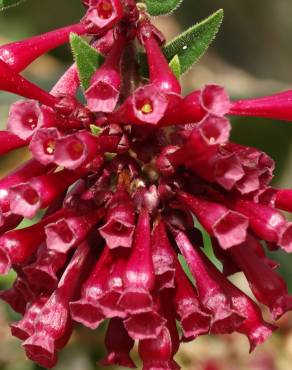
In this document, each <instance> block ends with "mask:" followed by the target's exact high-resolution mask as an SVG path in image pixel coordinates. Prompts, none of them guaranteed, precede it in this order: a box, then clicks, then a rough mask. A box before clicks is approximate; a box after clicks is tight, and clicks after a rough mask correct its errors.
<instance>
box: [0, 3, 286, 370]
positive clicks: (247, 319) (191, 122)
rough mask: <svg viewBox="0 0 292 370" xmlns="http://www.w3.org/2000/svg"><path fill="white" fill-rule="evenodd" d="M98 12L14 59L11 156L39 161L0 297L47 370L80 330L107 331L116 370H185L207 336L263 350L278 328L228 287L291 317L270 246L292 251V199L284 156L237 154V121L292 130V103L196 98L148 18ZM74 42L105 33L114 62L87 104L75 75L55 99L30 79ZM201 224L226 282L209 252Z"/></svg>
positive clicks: (7, 142) (1, 214)
mask: <svg viewBox="0 0 292 370" xmlns="http://www.w3.org/2000/svg"><path fill="white" fill-rule="evenodd" d="M83 3H84V5H85V6H86V8H87V11H86V14H85V16H84V17H83V19H82V20H81V22H80V23H78V24H76V25H72V26H68V27H65V28H62V29H59V30H56V31H52V32H49V33H47V34H45V35H41V36H36V37H33V38H31V39H28V40H23V41H20V42H16V43H12V44H8V45H4V46H1V47H0V89H1V90H4V91H8V92H11V93H16V94H18V95H20V96H22V97H24V98H26V100H20V101H17V102H16V103H13V104H12V106H11V108H10V112H9V117H8V125H7V131H1V132H0V144H1V145H0V153H1V154H6V153H8V152H10V151H11V150H14V149H16V148H20V147H23V146H27V147H28V149H29V150H30V152H31V155H32V158H31V159H30V160H29V161H27V162H25V163H24V164H22V165H21V166H20V167H18V168H16V169H15V170H14V171H12V172H11V173H10V174H9V175H7V176H6V177H4V178H3V179H1V180H0V235H1V236H0V273H1V274H6V273H8V272H9V270H10V269H11V268H13V269H14V270H15V271H16V272H17V278H16V280H15V282H14V284H13V286H12V287H11V288H10V289H9V290H6V291H2V292H1V298H2V299H3V300H5V301H6V302H7V303H8V304H9V305H10V306H11V307H12V308H13V309H14V310H15V311H16V312H18V313H20V314H21V315H23V317H22V319H21V320H20V321H18V322H16V323H13V324H12V325H11V331H12V334H13V335H14V336H16V337H18V338H20V339H21V340H22V341H23V347H24V349H25V352H26V354H27V356H28V357H29V358H30V359H32V360H33V361H35V362H37V363H38V364H40V365H41V366H44V367H46V368H51V367H53V366H55V364H56V362H57V353H58V351H59V350H60V349H62V348H63V347H64V346H65V344H66V343H67V342H68V340H69V338H70V335H71V333H72V329H73V327H74V323H76V322H78V323H82V324H84V325H85V326H87V327H89V328H91V329H95V328H97V327H98V326H99V324H100V323H101V322H102V321H104V320H105V319H110V320H109V325H108V328H107V333H106V338H105V345H106V348H107V350H108V355H107V357H106V358H105V359H104V361H103V363H104V364H105V365H112V364H118V365H121V366H127V367H135V364H134V363H133V361H132V359H131V357H130V354H129V353H130V351H131V349H132V347H133V345H134V341H138V350H139V354H140V357H141V359H142V361H143V369H144V370H150V369H151V370H158V369H159V370H160V369H165V370H166V369H171V370H174V369H179V368H180V367H179V365H178V364H177V363H176V362H175V360H174V359H173V356H174V355H175V354H176V352H177V351H178V348H179V345H180V342H185V341H190V340H193V339H195V338H196V337H198V336H199V335H203V334H208V333H215V334H227V333H232V332H239V333H242V334H244V335H245V336H246V337H247V338H248V340H249V342H250V347H251V350H253V349H254V348H255V347H256V346H257V345H258V344H260V343H262V342H263V341H264V340H266V338H267V337H268V336H269V335H270V334H271V333H272V331H273V330H274V329H275V328H276V327H275V326H274V325H273V324H271V323H267V322H265V321H264V319H263V317H262V314H261V311H260V308H259V307H258V305H257V304H256V303H255V302H254V301H253V300H251V299H250V298H249V297H248V296H247V295H246V294H244V293H243V292H242V291H240V290H239V289H238V288H237V287H236V286H234V285H233V284H232V283H231V282H230V281H229V280H228V276H229V275H231V274H233V273H235V272H238V271H242V272H243V273H244V275H245V276H246V278H247V280H248V282H249V284H250V287H251V290H252V292H253V293H254V296H255V297H256V299H257V301H258V302H259V303H261V304H264V305H266V306H267V307H268V308H269V310H270V312H271V315H272V318H273V319H274V320H276V319H278V318H279V317H281V316H282V315H283V314H284V313H285V312H286V311H288V310H291V309H292V296H290V295H289V294H288V291H287V287H286V284H285V282H284V280H283V279H282V277H281V276H280V275H279V274H278V273H277V271H276V268H277V264H276V263H275V262H273V261H272V260H270V259H269V258H267V257H266V254H265V250H264V247H263V242H264V243H265V244H266V246H267V247H268V248H269V249H270V250H276V249H279V248H281V249H283V250H284V251H286V252H288V253H289V252H291V251H292V224H291V223H289V222H288V221H287V220H286V219H285V217H284V215H283V214H282V213H281V211H279V210H285V211H288V212H292V190H291V189H284V190H283V189H275V188H273V187H271V186H270V181H271V179H272V177H273V170H274V162H273V160H272V159H271V158H270V157H269V156H268V155H266V154H265V153H263V152H261V151H260V150H258V149H256V148H252V147H246V146H242V145H238V144H236V143H233V142H231V141H230V130H231V125H230V122H229V120H228V118H227V117H228V116H229V115H244V116H261V117H268V118H269V117H271V118H276V119H283V120H292V92H291V91H287V92H283V93H280V94H276V95H274V96H270V97H265V98H259V99H253V100H242V101H235V102H231V101H230V99H229V97H228V95H227V93H226V92H225V90H224V89H223V88H222V87H220V86H217V85H207V86H204V87H203V88H202V89H201V90H199V91H194V92H192V93H191V94H189V95H187V96H183V95H182V93H181V86H180V83H179V81H178V79H177V78H176V76H175V75H174V74H173V72H172V70H171V68H170V67H169V64H168V62H167V60H166V58H165V56H164V55H163V53H162V51H161V45H162V44H163V43H164V37H163V35H162V34H161V33H160V32H159V31H158V30H157V29H156V28H155V27H154V26H153V25H152V24H151V21H150V18H149V16H148V14H147V13H146V10H145V8H144V7H142V6H141V5H140V4H136V3H135V1H131V0H123V1H120V0H85V1H83ZM71 32H74V33H77V34H79V35H87V36H90V37H92V41H91V44H92V47H94V48H96V50H98V51H99V52H100V53H101V54H103V55H104V57H105V61H104V63H103V64H102V66H101V67H100V68H98V69H97V70H96V72H95V73H94V74H93V76H92V77H91V80H90V84H89V87H88V89H87V90H86V91H85V92H84V95H85V98H86V105H83V104H82V103H81V102H79V101H78V100H77V98H76V94H77V91H78V89H79V87H80V79H79V77H80V76H79V74H78V68H77V66H76V64H73V65H72V66H71V67H70V68H69V69H68V70H67V71H66V73H65V74H64V75H63V76H62V77H61V79H60V80H59V81H58V82H57V84H56V85H55V86H54V88H53V89H52V91H51V92H50V93H48V92H46V91H44V90H42V89H41V88H39V87H38V86H36V85H34V84H33V83H31V82H30V81H28V80H26V79H25V78H24V77H22V76H21V74H20V73H21V72H22V71H23V70H24V69H25V68H26V67H27V66H28V65H29V64H30V63H32V62H33V61H34V60H35V59H36V58H38V57H39V56H40V55H42V54H43V53H45V52H47V51H49V50H51V49H53V48H55V47H57V46H59V45H61V44H62V43H65V42H67V41H68V38H69V35H70V33H71ZM137 46H139V47H140V48H143V50H144V51H145V53H146V56H147V62H148V69H149V78H148V79H145V78H143V77H142V76H140V75H139V70H138V68H137V63H136V47H137ZM41 210H45V213H42V217H41V219H40V220H39V221H38V222H37V223H35V224H34V225H33V226H30V227H25V228H21V229H19V228H17V226H18V225H19V224H20V223H21V221H22V220H23V218H29V219H31V218H33V217H35V216H36V215H40V213H39V211H41ZM194 220H195V221H194ZM194 222H195V223H194ZM198 223H200V224H201V225H202V227H203V228H204V229H205V230H206V232H207V233H208V234H209V235H210V237H211V240H212V245H213V250H214V252H215V254H216V256H217V257H218V259H219V260H220V261H221V262H222V265H223V271H222V272H221V271H219V270H218V269H217V268H216V267H215V266H214V265H213V264H212V262H211V261H210V260H209V259H208V258H207V257H206V255H205V254H204V252H203V251H202V248H201V247H202V246H203V241H202V235H201V232H200V231H199V229H198ZM179 254H180V255H182V256H183V257H184V258H185V261H186V262H187V265H188V267H189V269H190V272H191V274H192V277H193V278H194V282H193V281H192V279H190V278H189V276H188V275H187V274H186V273H185V271H184V269H183V267H182V265H181V263H180V261H179V259H178V256H179ZM178 324H179V327H180V330H179V331H178Z"/></svg>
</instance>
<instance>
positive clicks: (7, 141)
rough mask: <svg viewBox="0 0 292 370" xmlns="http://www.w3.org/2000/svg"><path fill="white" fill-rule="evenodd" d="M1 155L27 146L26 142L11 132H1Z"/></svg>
mask: <svg viewBox="0 0 292 370" xmlns="http://www.w3.org/2000/svg"><path fill="white" fill-rule="evenodd" d="M0 144H1V145H0V155H3V154H6V153H9V152H10V151H11V150H14V149H17V148H21V147H23V146H25V145H26V144H27V143H26V141H24V140H22V139H21V138H20V137H18V136H16V135H14V134H13V133H11V132H9V131H0Z"/></svg>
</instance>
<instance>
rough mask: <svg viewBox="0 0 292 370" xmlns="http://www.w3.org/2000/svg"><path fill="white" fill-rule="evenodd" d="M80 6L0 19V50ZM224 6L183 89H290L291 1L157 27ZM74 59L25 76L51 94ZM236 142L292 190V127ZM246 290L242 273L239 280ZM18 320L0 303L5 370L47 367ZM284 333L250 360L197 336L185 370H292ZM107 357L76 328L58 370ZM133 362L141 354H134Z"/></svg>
mask: <svg viewBox="0 0 292 370" xmlns="http://www.w3.org/2000/svg"><path fill="white" fill-rule="evenodd" d="M80 3H81V1H79V0H62V1H57V0H41V1H40V0H28V1H27V2H25V3H23V4H22V5H20V6H18V7H16V8H12V9H9V10H7V11H5V12H2V13H0V44H3V43H7V42H10V41H15V40H18V39H22V38H26V37H29V36H32V35H34V34H38V33H41V32H46V31H49V30H52V29H54V28H56V27H62V26H64V25H67V24H70V23H75V22H77V21H78V20H79V19H80V18H81V16H82V14H83V13H82V12H83V7H82V6H81V4H80ZM219 8H223V9H224V11H225V19H224V23H223V26H222V28H221V31H220V33H219V34H218V36H217V38H216V40H215V42H214V43H213V45H212V46H211V48H210V49H209V51H208V52H207V53H206V54H205V56H204V57H203V58H202V59H201V60H200V61H199V62H198V63H197V64H196V65H195V66H194V67H193V69H192V70H191V71H190V72H189V73H188V74H187V76H186V77H184V78H183V84H184V88H185V91H186V92H187V91H189V90H191V89H194V88H198V87H200V86H202V85H203V84H205V83H210V82H213V83H219V84H222V85H224V86H225V87H226V89H227V90H228V92H229V93H230V95H231V96H232V97H236V98H239V97H247V96H250V97H251V96H259V95H264V94H271V93H274V92H277V91H280V90H284V89H289V88H291V86H292V68H291V60H292V46H291V45H292V43H291V35H292V22H291V16H292V2H291V0H277V1H275V0H257V1H254V0H236V1H234V0H216V1H215V0H184V3H183V5H182V6H181V8H180V9H179V10H178V11H176V12H175V13H174V14H173V15H172V16H170V17H160V18H157V19H156V20H155V23H156V24H157V25H158V26H159V27H160V28H161V29H162V30H163V32H164V33H165V34H166V36H167V39H168V40H170V39H171V38H172V37H174V36H175V35H177V34H178V33H179V32H180V31H182V30H184V29H186V28H187V27H189V26H191V25H192V24H194V23H196V22H198V21H200V20H202V19H204V18H205V17H207V16H209V15H210V14H211V13H212V12H214V11H216V10H217V9H219ZM71 61H72V56H71V53H70V48H69V47H68V46H65V47H61V48H58V49H57V50H55V51H54V52H53V53H51V54H49V55H46V56H44V57H42V58H40V59H39V60H38V61H36V62H35V63H33V64H32V65H31V66H30V67H29V68H28V69H27V71H26V72H25V74H26V76H27V77H28V78H29V79H30V80H32V81H34V82H37V83H38V84H40V85H41V86H42V87H43V88H45V89H49V88H50V87H51V86H52V85H53V83H54V81H55V80H56V79H57V78H58V77H59V76H60V75H61V74H62V71H63V70H64V69H65V68H66V66H68V65H69V64H70V63H71ZM15 99H16V97H15V96H12V95H7V94H4V93H1V92H0V128H4V127H5V124H6V117H7V112H8V107H9V104H10V103H11V102H12V101H14V100H15ZM233 128H234V129H233V140H234V141H236V142H238V143H243V144H246V145H250V146H257V147H258V148H260V149H262V150H264V151H265V152H267V153H268V154H269V155H271V156H272V157H273V158H274V159H275V160H276V162H277V170H276V178H275V181H274V183H275V185H277V186H282V187H292V176H291V169H292V140H291V138H292V125H291V124H290V123H286V122H276V121H271V120H262V119H236V120H233ZM25 156H27V153H26V152H23V151H16V152H15V153H13V154H12V155H9V156H6V157H2V158H1V159H0V175H1V176H2V175H4V174H5V173H6V172H7V171H8V169H11V168H13V167H15V166H16V165H17V163H18V162H20V161H22V160H23V158H24V157H25ZM272 257H273V258H275V259H278V260H279V262H280V263H281V269H280V271H281V273H282V275H283V276H284V277H285V278H286V280H287V281H288V285H289V289H290V291H291V292H292V268H291V266H292V258H289V257H287V256H285V257H284V256H283V255H281V253H279V252H277V253H274V254H273V256H272ZM233 279H234V280H235V281H236V283H237V284H238V285H240V287H241V288H242V289H243V290H245V291H246V292H248V294H250V295H251V292H250V291H249V289H248V287H247V284H246V282H245V280H244V279H243V277H242V276H241V275H240V274H237V275H235V276H234V277H233ZM12 280H13V275H9V277H8V278H0V288H1V289H4V288H6V287H8V286H9V285H10V284H11V283H12ZM15 319H17V316H16V315H15V314H14V313H13V312H11V311H10V310H9V309H8V308H7V306H6V305H4V304H2V303H1V304H0V370H33V369H35V370H37V369H41V368H40V367H38V366H37V365H34V364H32V363H31V362H30V361H28V360H26V359H25V356H24V354H23V352H22V350H21V346H20V342H19V341H18V340H16V339H13V338H12V337H11V335H10V330H9V326H8V323H9V322H10V321H11V320H15ZM279 325H280V329H279V330H278V331H277V332H276V333H275V334H274V336H273V337H272V338H271V339H270V340H268V341H267V343H266V344H264V345H263V346H262V347H261V348H258V349H257V350H256V351H255V352H254V353H253V354H251V355H249V354H248V343H247V340H246V339H245V338H244V337H241V336H239V335H232V336H222V337H220V338H218V337H211V336H210V337H204V338H199V339H198V340H196V341H195V342H192V343H188V344H185V345H183V346H182V347H181V350H180V352H179V354H178V356H177V358H178V361H179V362H180V363H181V364H182V369H185V370H247V369H248V370H249V369H250V370H286V369H287V370H291V368H292V365H291V364H292V315H289V314H288V315H286V316H285V317H284V318H283V319H282V320H281V322H280V323H279ZM103 354H104V347H103V328H100V329H98V330H97V331H96V332H91V331H89V330H87V329H85V328H82V327H77V329H76V332H75V334H74V336H73V338H72V340H71V341H70V343H69V345H68V346H67V348H66V349H65V350H63V351H62V353H61V354H60V362H59V365H58V366H57V368H56V369H57V370H63V369H64V370H65V369H68V370H69V369H70V370H81V369H82V370H93V369H103V367H102V366H100V365H99V364H96V363H97V362H98V361H99V360H100V359H101V358H102V356H103ZM134 356H135V355H134Z"/></svg>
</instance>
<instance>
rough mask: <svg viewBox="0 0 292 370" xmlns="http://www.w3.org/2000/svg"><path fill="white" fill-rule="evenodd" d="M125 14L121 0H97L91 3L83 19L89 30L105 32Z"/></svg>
mask: <svg viewBox="0 0 292 370" xmlns="http://www.w3.org/2000/svg"><path fill="white" fill-rule="evenodd" d="M122 16H123V7H122V4H121V2H120V0H96V1H93V2H91V3H89V9H88V11H87V13H86V15H85V17H84V19H83V22H84V24H85V25H86V28H87V32H89V33H93V34H96V35H101V34H104V33H105V32H106V31H107V30H109V29H110V28H112V27H113V26H114V25H115V24H117V23H118V21H119V20H120V19H121V18H122Z"/></svg>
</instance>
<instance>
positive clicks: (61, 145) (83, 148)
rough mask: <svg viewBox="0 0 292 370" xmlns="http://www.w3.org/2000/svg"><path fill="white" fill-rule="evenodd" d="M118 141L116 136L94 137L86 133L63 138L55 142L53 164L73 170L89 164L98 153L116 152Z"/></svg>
mask: <svg viewBox="0 0 292 370" xmlns="http://www.w3.org/2000/svg"><path fill="white" fill-rule="evenodd" d="M120 141H121V138H120V137H119V136H116V135H101V136H94V135H92V134H90V133H89V132H87V131H80V132H77V133H74V134H72V135H66V136H63V137H61V138H59V139H57V140H56V144H55V149H54V163H56V164H58V165H59V166H64V167H65V168H68V169H71V170H75V169H76V168H78V167H80V166H81V165H84V164H86V163H88V162H91V161H92V160H93V159H94V158H95V157H96V154H97V153H98V152H100V153H102V154H103V153H105V152H115V151H117V148H118V145H119V143H120Z"/></svg>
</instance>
